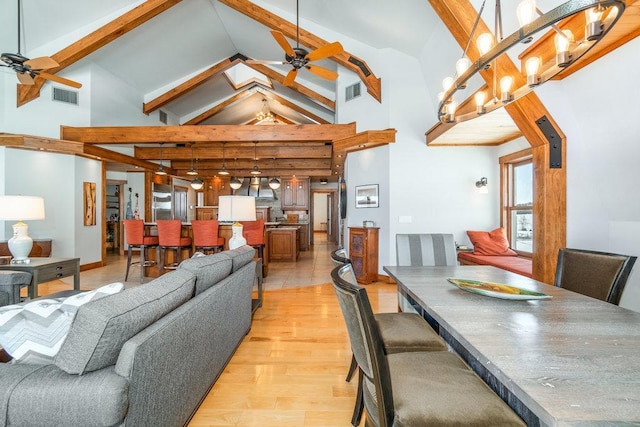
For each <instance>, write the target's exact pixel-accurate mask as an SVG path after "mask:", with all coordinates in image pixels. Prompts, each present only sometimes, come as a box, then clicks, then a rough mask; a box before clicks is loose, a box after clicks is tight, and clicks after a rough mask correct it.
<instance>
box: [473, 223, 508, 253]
mask: <svg viewBox="0 0 640 427" xmlns="http://www.w3.org/2000/svg"><path fill="white" fill-rule="evenodd" d="M467 235H468V236H469V239H470V240H471V243H472V244H473V253H474V254H475V255H496V256H517V255H518V254H517V253H516V252H515V251H513V250H511V249H509V240H507V232H506V231H505V229H504V228H503V227H498V228H496V229H495V230H492V231H488V232H487V231H467Z"/></svg>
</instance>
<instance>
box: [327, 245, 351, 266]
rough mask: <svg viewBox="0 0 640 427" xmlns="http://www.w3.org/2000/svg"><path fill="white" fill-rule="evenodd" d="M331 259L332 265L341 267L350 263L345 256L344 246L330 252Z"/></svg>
mask: <svg viewBox="0 0 640 427" xmlns="http://www.w3.org/2000/svg"><path fill="white" fill-rule="evenodd" d="M331 261H332V262H333V266H334V267H341V266H343V265H345V264H351V260H350V259H349V257H348V256H347V251H346V250H344V248H340V249H336V250H335V251H333V252H331Z"/></svg>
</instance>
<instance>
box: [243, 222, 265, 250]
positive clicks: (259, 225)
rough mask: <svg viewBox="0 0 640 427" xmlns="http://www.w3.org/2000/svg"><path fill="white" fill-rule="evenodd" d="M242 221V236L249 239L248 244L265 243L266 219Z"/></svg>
mask: <svg viewBox="0 0 640 427" xmlns="http://www.w3.org/2000/svg"><path fill="white" fill-rule="evenodd" d="M240 222H241V224H242V236H243V237H244V238H245V239H247V245H249V246H253V245H264V219H258V220H256V221H240Z"/></svg>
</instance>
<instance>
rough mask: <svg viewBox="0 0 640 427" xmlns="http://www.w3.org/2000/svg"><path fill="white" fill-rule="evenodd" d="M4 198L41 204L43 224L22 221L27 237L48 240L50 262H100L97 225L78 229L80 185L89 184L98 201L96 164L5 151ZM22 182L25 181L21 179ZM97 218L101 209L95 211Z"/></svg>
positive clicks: (6, 229) (7, 225)
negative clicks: (18, 196) (24, 198)
mask: <svg viewBox="0 0 640 427" xmlns="http://www.w3.org/2000/svg"><path fill="white" fill-rule="evenodd" d="M3 164H4V167H5V180H6V186H5V192H4V194H23V195H29V196H41V197H43V198H44V202H45V219H44V220H42V221H28V225H29V235H30V236H31V237H33V238H50V239H52V240H53V243H52V256H58V257H80V263H81V264H87V263H92V262H96V261H98V260H100V259H101V256H102V249H101V246H100V245H95V244H94V242H96V241H97V242H101V238H102V230H101V225H100V224H101V223H100V222H99V221H98V223H97V224H96V226H93V227H85V226H84V224H83V210H82V206H83V202H82V201H83V197H82V194H83V193H82V185H83V182H85V181H88V182H95V183H96V188H97V190H98V194H97V196H96V199H97V200H100V198H101V197H102V194H101V186H100V185H98V183H99V182H100V177H101V176H100V174H101V164H100V162H96V161H93V160H88V159H84V158H80V157H75V156H70V155H61V154H53V153H46V152H44V153H43V152H37V151H27V150H17V149H6V153H5V162H4V163H3ZM25 173H26V176H27V177H28V179H24V177H25ZM96 215H97V218H102V207H101V206H98V207H97V209H96ZM11 225H12V224H10V223H9V222H5V226H4V233H5V236H10V235H12V231H11Z"/></svg>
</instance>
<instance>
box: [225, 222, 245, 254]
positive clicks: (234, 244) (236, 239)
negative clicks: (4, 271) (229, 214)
mask: <svg viewBox="0 0 640 427" xmlns="http://www.w3.org/2000/svg"><path fill="white" fill-rule="evenodd" d="M242 229H243V227H242V224H241V223H239V222H236V223H235V224H233V225H232V226H231V230H232V233H233V235H232V236H231V238H230V239H229V249H237V248H239V247H240V246H244V245H246V244H247V239H245V238H244V237H243V236H242Z"/></svg>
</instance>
